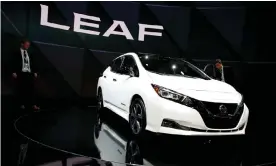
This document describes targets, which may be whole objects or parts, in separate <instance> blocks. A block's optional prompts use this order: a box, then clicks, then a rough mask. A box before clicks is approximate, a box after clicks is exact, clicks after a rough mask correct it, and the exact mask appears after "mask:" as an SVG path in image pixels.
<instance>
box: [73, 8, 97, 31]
mask: <svg viewBox="0 0 276 166" xmlns="http://www.w3.org/2000/svg"><path fill="white" fill-rule="evenodd" d="M74 16H75V21H74V31H75V32H80V33H87V34H90V35H99V34H100V32H97V31H92V30H85V29H81V25H83V26H88V27H93V28H99V24H94V23H88V22H84V21H81V19H82V18H83V19H88V20H93V21H101V19H100V18H99V17H94V16H87V15H84V14H78V13H74Z"/></svg>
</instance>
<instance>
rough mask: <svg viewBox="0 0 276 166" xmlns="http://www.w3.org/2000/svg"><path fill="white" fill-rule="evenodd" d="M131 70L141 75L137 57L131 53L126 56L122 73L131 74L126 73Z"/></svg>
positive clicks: (136, 75) (136, 74)
mask: <svg viewBox="0 0 276 166" xmlns="http://www.w3.org/2000/svg"><path fill="white" fill-rule="evenodd" d="M129 70H131V71H133V72H134V76H135V77H139V70H138V67H137V64H136V62H135V59H134V58H133V57H132V56H131V55H126V56H124V60H123V64H122V71H123V73H122V74H129V73H126V72H128V71H129Z"/></svg>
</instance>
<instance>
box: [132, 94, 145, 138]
mask: <svg viewBox="0 0 276 166" xmlns="http://www.w3.org/2000/svg"><path fill="white" fill-rule="evenodd" d="M146 123H147V121H146V107H145V105H144V102H143V100H142V99H140V98H136V99H134V100H133V101H132V102H131V105H130V110H129V126H130V129H131V132H132V134H133V135H140V134H141V133H142V132H143V131H144V130H145V128H146Z"/></svg>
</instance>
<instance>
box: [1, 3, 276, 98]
mask: <svg viewBox="0 0 276 166" xmlns="http://www.w3.org/2000/svg"><path fill="white" fill-rule="evenodd" d="M40 4H44V5H47V6H48V7H49V15H48V16H49V18H48V20H49V22H53V23H58V24H63V25H68V26H73V21H74V15H73V12H76V13H80V14H85V15H90V16H97V17H100V18H101V22H100V28H99V31H100V32H101V34H100V35H99V36H95V35H88V34H82V33H76V32H73V31H65V30H60V29H54V28H50V27H46V26H41V25H40V12H41V8H40ZM171 4H173V3H171ZM177 5H178V6H176V5H174V6H173V5H170V4H163V3H160V4H156V3H150V2H148V3H138V2H3V3H2V6H1V17H2V27H1V32H2V38H1V40H2V50H1V51H2V94H13V91H12V90H13V88H12V87H13V82H12V79H11V73H10V70H9V66H10V63H11V62H10V55H11V52H12V51H13V50H14V49H17V48H18V46H19V41H20V39H21V37H27V38H29V39H30V40H31V41H32V48H31V51H32V52H33V54H35V57H36V63H37V64H38V65H39V69H40V77H39V79H38V80H37V82H36V85H37V94H38V96H40V97H43V98H50V99H79V98H83V99H90V98H93V97H95V91H96V84H97V77H98V75H99V73H100V72H101V71H102V70H103V69H104V67H105V66H106V65H108V64H109V62H110V61H111V60H112V59H113V58H114V57H116V56H118V55H120V54H122V53H126V52H130V51H135V52H142V53H151V54H162V55H167V56H172V57H184V58H189V59H193V60H195V62H197V64H198V65H199V66H201V67H204V65H205V64H207V63H210V62H213V61H214V59H216V58H218V57H219V58H221V59H222V60H223V61H224V62H225V64H226V66H229V67H230V68H229V71H230V72H229V73H230V74H227V76H226V77H229V78H228V82H229V83H231V84H232V85H234V86H235V87H236V88H237V89H238V90H239V91H241V92H242V93H244V94H246V93H248V94H250V93H251V91H255V94H256V91H260V93H261V92H268V93H270V92H272V91H273V92H274V89H275V88H274V86H273V85H274V83H275V81H274V79H272V78H271V77H273V75H274V73H273V70H274V66H275V62H276V56H274V55H275V53H276V51H275V49H274V45H275V44H274V43H275V42H273V41H274V40H273V39H275V37H276V33H275V29H276V26H275V25H276V24H274V21H272V20H275V16H276V12H275V10H274V8H273V6H272V5H248V4H239V3H233V4H232V5H229V3H228V4H227V3H211V4H210V3H209V4H208V3H198V2H195V3H189V4H184V5H183V4H182V5H180V4H177ZM256 6H258V7H256ZM260 6H262V7H260ZM112 20H121V21H124V22H125V23H126V25H127V26H128V28H129V30H130V32H131V34H132V36H133V37H134V40H126V39H125V37H123V36H116V35H111V36H110V37H103V36H102V34H103V33H104V32H105V31H106V30H107V29H108V28H109V26H111V25H112ZM138 23H144V24H153V25H162V26H163V27H164V30H163V31H162V33H163V35H162V37H153V36H146V37H145V41H138ZM230 69H231V70H230Z"/></svg>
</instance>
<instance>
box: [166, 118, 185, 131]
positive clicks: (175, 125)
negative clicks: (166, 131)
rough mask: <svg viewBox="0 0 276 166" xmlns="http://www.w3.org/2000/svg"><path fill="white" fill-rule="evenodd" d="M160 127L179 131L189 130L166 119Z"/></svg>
mask: <svg viewBox="0 0 276 166" xmlns="http://www.w3.org/2000/svg"><path fill="white" fill-rule="evenodd" d="M161 126H163V127H169V128H174V129H181V130H190V128H189V127H185V126H181V125H179V124H178V123H176V122H174V121H172V120H168V119H164V120H163V122H162V124H161Z"/></svg>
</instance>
